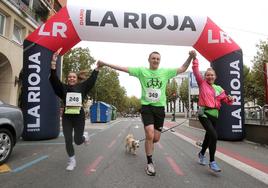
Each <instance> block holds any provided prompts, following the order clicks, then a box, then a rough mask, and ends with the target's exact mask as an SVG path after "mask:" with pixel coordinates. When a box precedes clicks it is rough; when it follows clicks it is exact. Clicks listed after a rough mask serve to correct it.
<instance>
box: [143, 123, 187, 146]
mask: <svg viewBox="0 0 268 188" xmlns="http://www.w3.org/2000/svg"><path fill="white" fill-rule="evenodd" d="M187 120H188V119H186V120H184V121H183V122H181V123H179V124H178V125H175V126H173V127H170V128H168V129H165V130H163V131H161V134H163V133H164V132H167V131H169V130H171V129H174V128H175V127H178V126H180V125H182V124H184V123H185V122H186V121H187ZM144 140H145V138H143V139H140V140H138V141H139V142H142V141H144Z"/></svg>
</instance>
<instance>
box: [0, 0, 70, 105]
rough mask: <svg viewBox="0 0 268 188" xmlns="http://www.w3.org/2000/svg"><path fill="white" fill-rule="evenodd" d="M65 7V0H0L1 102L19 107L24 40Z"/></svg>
mask: <svg viewBox="0 0 268 188" xmlns="http://www.w3.org/2000/svg"><path fill="white" fill-rule="evenodd" d="M65 4H66V0H61V1H60V0H1V1H0V100H1V101H3V102H6V103H9V104H13V105H18V103H19V101H18V100H19V92H20V89H19V88H20V72H21V70H22V66H23V46H22V44H23V40H24V39H25V38H26V37H27V36H28V35H29V34H30V33H31V32H33V31H34V30H35V29H37V28H38V27H39V26H40V25H41V24H43V23H44V22H45V21H46V20H47V19H48V18H49V17H50V16H52V15H53V14H55V13H56V12H57V11H59V10H60V9H61V8H62V7H63V6H65Z"/></svg>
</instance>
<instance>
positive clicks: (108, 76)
mask: <svg viewBox="0 0 268 188" xmlns="http://www.w3.org/2000/svg"><path fill="white" fill-rule="evenodd" d="M90 95H91V96H92V99H93V100H94V101H103V102H106V103H108V104H112V105H114V106H115V107H116V108H117V110H118V111H122V110H124V109H125V104H126V102H125V101H126V98H125V96H126V91H125V88H124V87H121V86H120V82H119V79H118V73H117V72H116V71H114V70H112V69H110V68H107V67H103V68H102V69H101V70H100V72H99V75H98V80H97V82H96V85H95V87H94V88H93V89H92V90H91V92H90Z"/></svg>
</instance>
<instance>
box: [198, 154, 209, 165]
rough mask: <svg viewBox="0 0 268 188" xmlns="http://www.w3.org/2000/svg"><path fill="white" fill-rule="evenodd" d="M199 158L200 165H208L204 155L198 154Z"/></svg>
mask: <svg viewBox="0 0 268 188" xmlns="http://www.w3.org/2000/svg"><path fill="white" fill-rule="evenodd" d="M198 158H199V164H201V165H203V166H206V165H207V158H206V156H205V155H202V154H201V153H198Z"/></svg>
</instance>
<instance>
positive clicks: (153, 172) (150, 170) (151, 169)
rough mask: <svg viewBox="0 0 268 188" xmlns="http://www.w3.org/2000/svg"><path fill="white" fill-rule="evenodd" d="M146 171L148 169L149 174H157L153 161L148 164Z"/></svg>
mask: <svg viewBox="0 0 268 188" xmlns="http://www.w3.org/2000/svg"><path fill="white" fill-rule="evenodd" d="M145 171H146V174H147V175H149V176H155V174H156V172H155V169H154V164H153V163H149V164H147V166H146V169H145Z"/></svg>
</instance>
